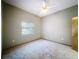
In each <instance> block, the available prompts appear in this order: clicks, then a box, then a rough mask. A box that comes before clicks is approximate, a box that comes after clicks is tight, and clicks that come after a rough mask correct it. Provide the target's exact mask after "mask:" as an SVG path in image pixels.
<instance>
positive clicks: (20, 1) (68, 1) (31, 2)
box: [3, 0, 78, 17]
mask: <svg viewBox="0 0 79 59" xmlns="http://www.w3.org/2000/svg"><path fill="white" fill-rule="evenodd" d="M3 1H5V2H6V3H8V4H10V5H13V6H16V7H18V8H21V9H23V10H25V11H27V12H30V13H32V14H34V15H37V16H40V17H43V16H46V15H49V14H52V13H55V12H58V11H60V10H63V9H66V8H69V7H72V6H74V5H77V4H78V0H47V5H48V7H49V10H48V12H47V13H43V12H41V7H42V2H43V0H3Z"/></svg>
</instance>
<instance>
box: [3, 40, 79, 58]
mask: <svg viewBox="0 0 79 59" xmlns="http://www.w3.org/2000/svg"><path fill="white" fill-rule="evenodd" d="M2 59H78V53H77V52H76V51H74V50H72V49H71V48H70V47H69V46H65V45H62V44H58V43H54V42H51V41H47V40H42V39H41V40H36V41H33V42H30V43H28V44H24V45H22V46H19V47H16V48H15V49H13V50H11V51H10V52H9V53H7V54H4V55H3V56H2Z"/></svg>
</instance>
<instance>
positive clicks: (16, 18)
mask: <svg viewBox="0 0 79 59" xmlns="http://www.w3.org/2000/svg"><path fill="white" fill-rule="evenodd" d="M29 21H30V22H33V23H35V30H36V31H35V33H34V34H33V35H26V36H23V35H22V34H21V31H22V27H21V23H22V22H29ZM40 26H41V23H40V18H39V17H37V16H35V15H32V14H30V13H28V12H25V11H23V10H20V9H18V8H16V7H13V6H11V5H8V4H6V3H4V2H3V3H2V45H3V46H2V47H3V49H5V48H8V47H11V46H14V45H17V44H21V43H24V42H29V41H32V40H35V39H38V38H40V31H41V28H40Z"/></svg>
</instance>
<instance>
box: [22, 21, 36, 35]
mask: <svg viewBox="0 0 79 59" xmlns="http://www.w3.org/2000/svg"><path fill="white" fill-rule="evenodd" d="M34 28H35V26H34V23H32V22H22V35H29V34H34V31H35V29H34Z"/></svg>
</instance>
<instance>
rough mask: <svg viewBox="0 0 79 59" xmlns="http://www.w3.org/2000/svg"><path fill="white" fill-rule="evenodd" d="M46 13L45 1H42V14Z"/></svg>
mask: <svg viewBox="0 0 79 59" xmlns="http://www.w3.org/2000/svg"><path fill="white" fill-rule="evenodd" d="M47 11H48V6H47V1H46V0H43V4H42V12H44V13H46V12H47Z"/></svg>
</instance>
